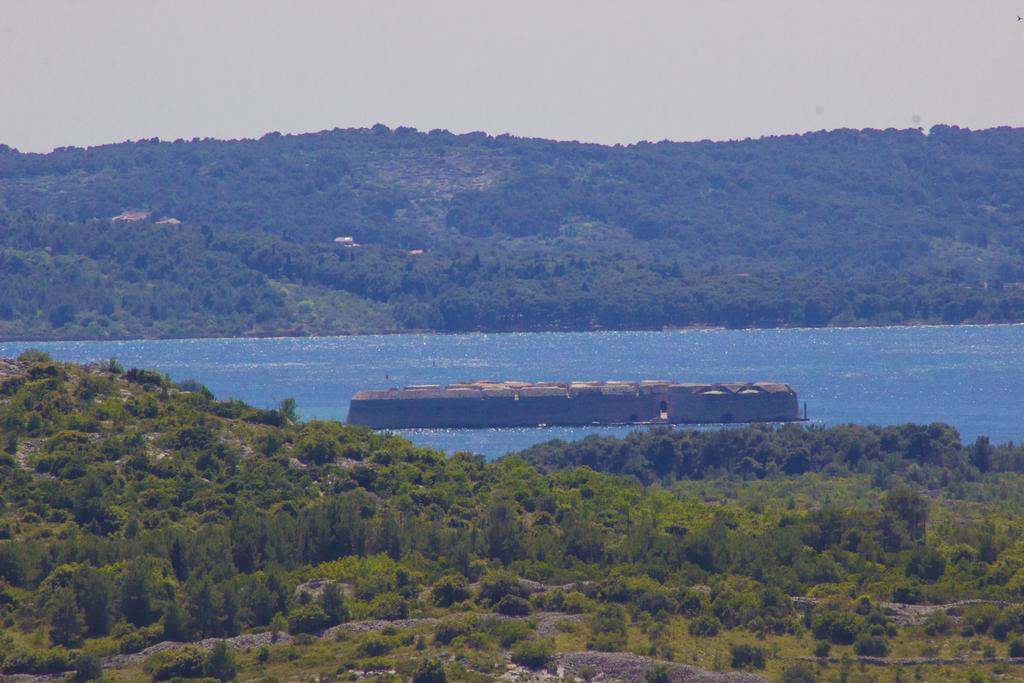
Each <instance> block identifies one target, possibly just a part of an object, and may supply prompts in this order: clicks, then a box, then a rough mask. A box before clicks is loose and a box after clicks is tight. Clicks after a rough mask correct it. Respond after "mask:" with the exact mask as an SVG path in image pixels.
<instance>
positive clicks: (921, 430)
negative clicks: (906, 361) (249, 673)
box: [0, 352, 1024, 680]
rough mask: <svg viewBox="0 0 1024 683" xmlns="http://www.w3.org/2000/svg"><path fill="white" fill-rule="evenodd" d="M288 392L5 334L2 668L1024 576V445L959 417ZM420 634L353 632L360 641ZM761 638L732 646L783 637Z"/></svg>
mask: <svg viewBox="0 0 1024 683" xmlns="http://www.w3.org/2000/svg"><path fill="white" fill-rule="evenodd" d="M294 410H295V407H294V405H293V404H292V403H291V402H288V401H286V402H285V403H283V404H282V406H281V407H280V408H279V409H277V410H259V409H254V408H251V407H248V406H246V405H244V404H242V403H240V402H237V401H228V402H221V401H216V400H215V399H214V398H213V397H212V396H211V395H210V394H209V392H207V391H206V390H205V389H204V388H203V387H202V386H201V385H198V384H196V383H192V382H189V383H185V384H183V385H174V384H172V383H170V382H169V381H168V380H167V379H166V378H165V377H163V376H161V375H159V374H157V373H153V372H150V371H145V370H134V369H133V370H129V371H127V372H126V371H124V370H123V369H122V368H120V367H119V366H118V364H117V363H116V362H109V363H104V364H101V365H96V366H87V367H81V366H73V365H66V364H58V363H54V362H52V361H50V360H49V359H47V358H46V357H45V356H43V355H41V354H38V353H34V352H30V353H28V354H25V355H24V356H23V357H22V359H21V360H20V361H3V364H2V365H0V448H2V450H3V455H0V475H2V476H0V503H2V504H0V624H2V629H0V640H2V641H3V643H4V647H3V648H2V655H0V667H2V670H3V671H6V672H15V671H43V670H61V669H63V668H67V667H69V666H70V665H71V664H72V662H73V661H74V659H75V657H76V656H77V655H76V654H75V653H77V652H80V651H81V652H85V653H89V654H97V655H104V654H110V653H115V652H122V653H129V652H136V651H138V650H141V649H142V648H144V647H146V646H147V645H150V644H153V643H155V642H158V641H161V640H196V639H201V638H207V637H215V638H220V637H229V636H234V635H237V634H239V633H245V632H249V631H261V630H277V631H281V632H285V631H288V632H291V633H292V634H303V633H318V632H320V631H322V630H323V629H325V628H328V627H330V626H332V625H336V624H339V623H344V622H346V621H349V620H358V619H368V618H376V619H385V620H395V619H403V618H406V617H415V616H435V617H441V618H442V621H440V622H439V625H438V626H437V627H436V633H435V634H434V636H433V640H432V643H433V645H432V646H431V647H433V648H441V649H444V648H450V647H457V648H459V647H466V648H469V650H470V651H473V652H476V653H477V655H475V656H482V655H481V654H480V653H486V652H494V651H495V650H494V648H497V651H501V650H502V648H504V649H505V650H508V649H510V648H511V650H512V656H513V657H514V658H515V657H519V658H520V659H521V660H522V661H524V662H530V661H532V662H539V664H538V665H543V663H544V662H546V661H548V659H549V658H550V657H551V656H552V650H551V649H550V645H545V644H544V641H543V639H540V640H538V639H537V637H536V634H535V633H534V631H533V629H534V628H536V623H535V622H524V623H521V624H518V625H516V624H512V625H506V626H502V625H501V623H503V622H490V621H487V619H489V618H490V617H488V615H492V614H498V615H502V616H504V617H524V616H529V615H531V614H532V613H534V612H557V613H562V614H582V615H583V618H584V619H585V621H584V624H585V626H584V627H572V628H575V629H576V630H575V631H573V630H572V628H570V629H569V630H568V631H565V635H564V638H565V639H566V642H576V641H575V640H573V639H577V638H583V639H585V641H586V642H585V646H586V647H587V648H588V649H593V650H610V651H615V650H630V649H632V650H634V651H640V652H643V653H645V654H655V655H658V656H660V657H662V658H672V657H674V656H677V655H678V656H683V655H684V652H682V651H680V647H681V645H680V644H679V642H677V639H675V640H674V638H675V637H674V636H672V633H674V632H675V631H674V629H678V628H680V627H681V628H683V629H684V632H685V635H684V636H682V637H684V638H688V639H689V641H687V642H690V643H691V644H690V645H685V647H688V648H692V647H694V646H695V645H694V643H696V642H698V641H701V640H702V639H712V640H713V639H715V638H716V636H717V635H718V634H720V633H721V634H727V635H729V637H730V638H733V639H735V638H740V639H743V638H746V637H748V636H749V637H750V638H756V639H762V640H764V639H773V638H774V639H779V640H778V642H779V643H784V644H786V647H796V646H795V643H796V642H799V641H800V639H806V638H811V639H812V642H813V641H815V640H817V641H821V642H822V643H830V644H831V646H832V647H836V648H840V649H842V648H847V650H848V651H849V652H851V653H854V654H860V655H885V654H886V653H888V652H890V651H891V650H892V649H894V648H902V649H906V648H908V647H914V645H913V643H917V642H919V641H918V640H916V639H917V638H919V637H920V634H919V631H917V630H913V629H910V630H908V628H909V627H907V628H905V627H904V626H901V625H900V624H898V623H897V622H896V621H894V619H893V617H892V616H891V615H890V614H889V613H887V612H886V611H885V609H884V608H883V607H882V606H881V604H880V603H881V601H885V600H892V599H896V600H897V601H900V602H948V601H953V600H958V599H963V598H990V599H998V600H1009V601H1011V602H1012V601H1021V600H1024V564H1022V563H1021V560H1020V558H1021V554H1020V548H1022V547H1024V546H1022V544H1021V543H1022V539H1021V531H1022V527H1021V520H1020V517H1019V509H1020V507H1019V503H1020V500H1019V499H1020V497H1021V494H1020V493H1019V491H1020V490H1021V488H1020V486H1019V483H1020V475H1018V474H1017V473H1016V472H1018V471H1019V470H1020V464H1019V463H1020V456H1021V449H1019V448H1016V447H1011V446H999V447H995V446H991V445H990V444H988V443H987V442H985V441H984V440H979V441H978V442H976V443H975V444H973V445H971V446H962V445H960V444H959V440H958V438H957V436H956V434H955V432H953V431H952V430H950V429H949V428H948V427H945V426H942V425H932V426H914V425H907V426H901V427H890V428H852V427H839V428H833V429H809V430H805V429H803V428H801V427H798V426H790V427H785V428H782V429H778V430H774V429H768V428H760V427H752V428H743V429H735V430H725V431H722V432H693V431H681V432H668V431H665V432H652V433H646V434H638V435H634V436H631V437H629V438H628V439H626V440H622V441H618V442H615V441H607V440H596V441H595V440H586V441H584V442H580V443H579V444H572V445H568V444H560V443H552V444H547V445H544V446H540V447H537V448H535V449H531V451H528V452H527V453H525V454H524V456H523V457H519V456H509V457H506V458H504V459H502V460H499V461H496V462H492V463H486V462H484V461H483V459H482V458H479V457H476V456H473V455H470V454H466V453H463V454H457V455H455V456H445V455H444V454H441V453H438V452H436V451H433V450H430V449H426V448H420V447H416V446H414V445H413V444H411V443H409V442H408V441H406V440H404V439H401V438H398V437H394V436H390V435H382V434H375V433H373V432H371V431H369V430H367V429H364V428H357V427H349V426H345V425H341V424H337V423H333V422H318V421H313V422H308V423H299V422H296V421H295V420H294ZM591 457H592V459H591V460H588V458H591ZM794 458H799V459H801V461H802V462H803V465H802V466H801V467H799V468H795V467H792V466H790V467H787V464H788V463H791V462H792V461H793V460H794ZM534 465H539V466H541V469H537V468H536V467H535V466H534ZM862 473H863V474H862ZM621 474H628V475H633V476H629V477H623V476H620V475H621ZM823 475H827V476H823ZM677 479H678V480H677ZM745 479H749V481H744V480H745ZM1014 491H1016V492H1017V493H1013V492H1014ZM1014 496H1016V498H1015V497H1014ZM523 580H529V581H532V582H534V583H528V582H524V581H523ZM791 596H811V597H813V598H815V599H818V600H819V602H818V603H817V606H801V604H798V603H795V602H793V601H792V600H791V599H790V598H791ZM460 616H461V617H464V619H463V620H461V621H460V620H457V619H456V620H454V621H452V620H450V619H449V617H450V618H451V619H455V618H456V617H460ZM939 616H941V615H939ZM939 616H936V617H935V619H934V620H933V621H935V623H930V625H928V628H933V629H942V630H943V632H944V633H945V632H950V633H952V632H953V631H954V630H957V632H958V633H960V635H959V636H958V637H959V638H962V639H964V640H963V642H964V643H967V642H968V640H969V639H971V638H974V639H975V640H978V639H981V640H979V642H981V641H982V640H983V641H985V642H989V641H994V642H996V643H998V642H1000V641H1006V640H1012V639H1013V638H1014V637H1016V636H1015V635H1014V634H1015V633H1018V632H1024V611H1022V610H1021V609H1020V608H1017V607H1013V606H1012V605H1011V606H1006V607H998V606H994V605H984V604H982V605H977V606H973V607H970V608H969V609H968V610H967V611H966V612H964V616H963V617H962V618H961V619H960V620H959V621H957V622H956V623H955V624H954V623H953V622H948V623H947V622H945V621H942V620H941V619H940V618H939ZM473 620H477V621H473ZM481 620H482V621H481ZM940 622H941V623H940ZM580 628H583V629H584V630H583V631H582V632H580V630H579V629H580ZM915 628H916V627H915ZM922 628H923V627H922ZM472 633H476V634H478V635H475V636H472V637H470V634H472ZM574 634H576V635H574ZM388 637H389V638H390V637H391V636H388ZM403 637H404V636H402V637H399V636H397V635H396V636H395V640H394V642H392V641H388V640H386V639H385V640H381V639H380V638H378V639H377V640H376V641H374V640H372V639H370V640H366V641H365V642H364V641H363V640H357V641H356V642H355V644H354V645H353V647H355V648H356V650H354V652H355V654H353V655H352V656H353V657H355V658H356V659H355V660H353V661H356V660H359V658H360V657H362V658H364V659H365V658H367V657H369V658H373V657H378V656H381V655H382V654H386V653H387V652H389V651H390V650H392V649H394V648H400V647H409V648H412V646H413V644H414V643H413V640H414V638H413V637H412V636H409V639H408V641H404V640H401V638H403ZM560 637H561V636H560ZM560 642H561V641H560ZM732 642H735V640H733V641H732ZM389 643H391V644H389ZM403 643H404V644H403ZM517 643H518V644H517ZM819 644H820V643H819ZM582 645H584V643H580V644H579V645H577V647H579V646H582ZM417 647H418V648H420V649H422V647H421V646H417ZM744 647H746V646H744ZM750 647H755V648H756V649H754V650H750V651H747V650H745V649H743V648H740V649H739V650H736V652H734V654H733V658H734V661H737V662H739V663H738V664H734V666H753V667H755V668H757V667H758V666H765V665H766V664H765V662H764V661H763V659H764V658H765V657H766V652H767V650H765V649H764V648H762V647H761V646H754V645H751V646H750ZM809 647H810V646H809V645H805V646H804V648H805V649H804V651H802V652H798V653H799V654H803V655H809V654H810V652H809V649H808V648H809ZM822 647H828V646H822ZM1001 647H1002V646H1001ZM637 648H639V649H637ZM360 653H361V654H360ZM374 653H376V654H374ZM261 656H262V655H261ZM268 656H270V655H268ZM694 656H695V657H696V655H694ZM179 659H180V660H181V661H179ZM769 659H770V657H769ZM186 660H187V661H186ZM359 661H362V660H359ZM516 661H518V660H516ZM694 661H696V659H695V660H694ZM759 661H760V664H758V662H759ZM182 662H184V663H182ZM189 662H191V663H189ZM179 664H180V665H181V666H183V667H185V668H187V669H188V670H189V671H193V672H199V673H201V672H202V670H203V660H202V658H201V657H199V655H196V654H195V653H194V652H193V653H189V652H185V653H184V654H181V655H180V657H178V655H175V656H174V657H171V656H170V655H161V656H160V657H157V658H156V659H155V660H154V661H153V662H152V663H151V665H147V666H149V667H150V669H149V670H150V671H153V672H157V673H153V676H154V677H155V678H159V677H160V676H162V675H163V674H159V673H158V672H160V671H170V670H172V669H173V668H174V667H175V666H178V665H179ZM709 664H710V663H709ZM186 665H187V666H186ZM481 666H482V665H481ZM772 666H775V665H774V664H773V665H772ZM189 667H190V668H189ZM168 675H170V674H168ZM189 675H198V674H189ZM466 680H477V679H466Z"/></svg>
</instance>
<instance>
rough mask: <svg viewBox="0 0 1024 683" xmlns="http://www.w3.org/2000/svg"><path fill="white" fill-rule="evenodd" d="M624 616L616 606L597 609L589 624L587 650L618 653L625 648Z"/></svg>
mask: <svg viewBox="0 0 1024 683" xmlns="http://www.w3.org/2000/svg"><path fill="white" fill-rule="evenodd" d="M626 639H627V637H626V615H625V613H624V612H623V611H622V608H621V607H619V606H618V605H604V606H602V607H599V608H598V610H597V612H596V613H595V614H594V617H593V619H592V620H591V622H590V639H589V640H588V641H587V649H589V650H598V651H601V652H618V651H619V650H622V649H623V648H625V647H626Z"/></svg>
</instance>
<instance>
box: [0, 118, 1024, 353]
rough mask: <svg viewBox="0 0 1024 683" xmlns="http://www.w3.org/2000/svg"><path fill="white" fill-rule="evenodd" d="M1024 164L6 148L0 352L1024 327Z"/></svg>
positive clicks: (831, 143) (501, 151) (892, 148)
mask: <svg viewBox="0 0 1024 683" xmlns="http://www.w3.org/2000/svg"><path fill="white" fill-rule="evenodd" d="M1022 155H1024V130H1018V129H993V130H986V131H969V130H961V129H958V128H955V127H954V128H951V127H944V126H938V127H935V128H933V129H931V131H929V133H928V134H927V135H926V134H924V133H923V132H921V131H917V130H909V131H896V130H887V131H876V130H865V131H856V130H838V131H832V132H820V133H809V134H806V135H800V136H787V137H777V138H766V139H761V140H746V141H739V142H721V143H713V142H700V143H669V142H663V143H657V144H650V143H641V144H637V145H631V146H628V147H621V146H615V147H606V146H601V145H593V144H580V143H574V142H553V141H547V140H534V139H522V138H514V137H511V136H498V137H491V136H487V135H484V134H482V133H473V134H468V135H453V134H451V133H448V132H446V131H432V132H430V133H419V132H417V131H415V130H412V129H403V128H400V129H397V130H393V131H392V130H389V129H387V128H385V127H383V126H377V127H374V128H373V129H369V130H363V129H361V130H334V131H325V132H322V133H316V134H308V135H289V136H282V135H278V134H270V135H267V136H264V137H263V138H261V139H259V140H241V141H218V140H192V141H183V140H179V141H175V142H160V141H156V140H150V141H139V142H134V143H123V144H118V145H108V146H103V147H95V148H89V149H78V148H65V149H60V150H56V151H54V152H52V153H50V154H45V155H41V154H22V153H19V152H17V151H16V150H12V149H10V148H6V147H0V207H5V208H4V210H2V211H0V266H2V267H0V336H4V337H23V338H24V337H37V338H42V337H75V336H100V337H116V336H138V335H151V336H181V335H215V334H272V333H273V334H280V333H290V334H308V333H326V332H360V331H392V330H403V329H404V330H409V329H430V330H442V331H465V330H477V329H484V330H536V329H591V328H606V329H627V328H652V327H661V326H681V325H688V324H697V323H701V324H713V325H727V326H774V325H825V324H850V323H871V324H878V323H899V322H914V321H929V322H946V323H955V322H962V321H968V322H1000V321H1011V320H1024V285H1022V284H1021V283H1024V229H1022V228H1024V225H1022V220H1024V219H1022V217H1021V216H1022V209H1024V191H1022V190H1021V188H1022V187H1024V168H1022V166H1021V164H1020V163H1019V161H1018V160H1019V159H1020V158H1021V157H1022ZM125 212H128V213H125ZM113 216H122V218H123V220H119V221H117V222H115V223H114V224H112V223H111V217H113ZM336 237H351V238H352V239H353V241H354V242H356V243H358V244H360V245H361V246H359V247H350V246H347V245H345V244H343V243H335V241H334V240H335V238H336ZM421 250H422V253H420V252H421Z"/></svg>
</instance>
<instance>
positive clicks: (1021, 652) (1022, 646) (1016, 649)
mask: <svg viewBox="0 0 1024 683" xmlns="http://www.w3.org/2000/svg"><path fill="white" fill-rule="evenodd" d="M1006 654H1007V656H1008V657H1024V640H1021V639H1020V638H1014V639H1013V640H1011V641H1010V646H1009V647H1008V648H1007V652H1006Z"/></svg>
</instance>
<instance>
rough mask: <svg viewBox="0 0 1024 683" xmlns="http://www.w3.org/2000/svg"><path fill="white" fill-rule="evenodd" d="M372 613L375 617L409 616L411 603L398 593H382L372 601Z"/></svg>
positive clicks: (391, 619)
mask: <svg viewBox="0 0 1024 683" xmlns="http://www.w3.org/2000/svg"><path fill="white" fill-rule="evenodd" d="M370 613H371V614H372V615H373V617H374V618H375V619H385V620H387V621H394V620H396V619H405V618H406V617H408V616H409V603H408V602H407V601H406V599H405V598H403V597H402V596H401V595H399V594H398V593H381V594H380V595H378V596H377V597H375V598H374V599H373V601H372V602H370Z"/></svg>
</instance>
